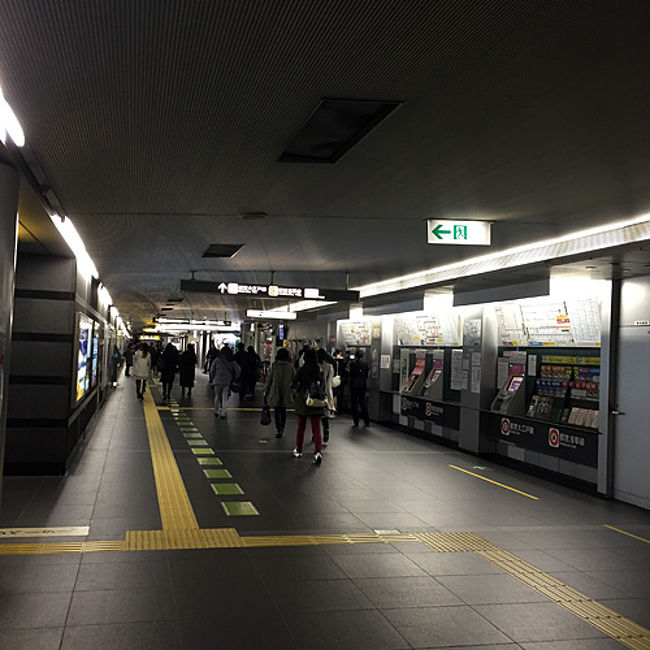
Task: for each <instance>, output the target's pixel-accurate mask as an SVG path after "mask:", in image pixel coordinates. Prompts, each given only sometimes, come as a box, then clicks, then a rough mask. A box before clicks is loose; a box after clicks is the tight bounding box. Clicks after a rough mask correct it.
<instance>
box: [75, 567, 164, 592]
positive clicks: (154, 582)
mask: <svg viewBox="0 0 650 650" xmlns="http://www.w3.org/2000/svg"><path fill="white" fill-rule="evenodd" d="M171 588H172V581H171V574H170V571H169V567H168V565H167V562H166V561H162V562H161V561H158V562H156V561H153V560H149V561H146V560H143V561H142V562H138V563H137V564H136V563H133V562H111V563H102V564H98V563H97V564H82V565H81V568H80V569H79V576H78V578H77V584H76V586H75V591H104V590H107V589H136V590H138V589H155V590H160V589H163V590H164V589H171Z"/></svg>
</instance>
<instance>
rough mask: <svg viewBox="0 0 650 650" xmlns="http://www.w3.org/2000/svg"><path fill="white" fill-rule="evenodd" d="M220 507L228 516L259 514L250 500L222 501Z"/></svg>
mask: <svg viewBox="0 0 650 650" xmlns="http://www.w3.org/2000/svg"><path fill="white" fill-rule="evenodd" d="M221 507H222V508H223V509H224V511H225V513H226V514H227V515H228V516H229V517H238V516H240V515H259V514H260V513H259V512H258V511H257V508H256V507H255V506H254V505H253V504H252V503H251V502H250V501H222V502H221Z"/></svg>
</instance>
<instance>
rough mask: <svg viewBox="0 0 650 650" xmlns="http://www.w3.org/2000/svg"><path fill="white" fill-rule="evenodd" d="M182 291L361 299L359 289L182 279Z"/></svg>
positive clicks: (293, 297)
mask: <svg viewBox="0 0 650 650" xmlns="http://www.w3.org/2000/svg"><path fill="white" fill-rule="evenodd" d="M180 288H181V291H200V292H203V293H218V294H221V295H223V296H246V297H258V298H277V299H280V300H287V299H288V300H291V299H297V300H323V301H338V300H344V301H350V302H358V301H359V292H358V291H347V290H344V289H317V288H316V287H281V286H278V285H275V284H249V283H247V282H246V283H243V282H226V281H223V282H206V281H203V280H181V287H180Z"/></svg>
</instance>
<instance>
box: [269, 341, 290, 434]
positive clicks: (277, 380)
mask: <svg viewBox="0 0 650 650" xmlns="http://www.w3.org/2000/svg"><path fill="white" fill-rule="evenodd" d="M294 374H295V371H294V369H293V365H292V364H291V363H290V361H289V350H287V349H286V348H280V349H279V350H278V351H277V353H276V355H275V362H274V363H273V365H272V366H271V370H270V371H269V376H268V377H267V379H266V385H265V386H264V403H265V404H268V405H269V406H270V407H271V408H273V415H274V418H275V431H276V433H275V437H276V438H281V437H282V434H283V433H284V429H285V427H286V425H287V408H290V407H291V406H292V405H293V395H292V388H291V385H292V383H293V378H294Z"/></svg>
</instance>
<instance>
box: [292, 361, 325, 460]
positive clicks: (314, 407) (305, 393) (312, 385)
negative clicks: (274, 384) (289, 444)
mask: <svg viewBox="0 0 650 650" xmlns="http://www.w3.org/2000/svg"><path fill="white" fill-rule="evenodd" d="M303 358H304V360H305V362H304V363H303V365H302V366H301V367H300V368H299V369H298V371H297V372H296V376H295V378H294V380H293V389H294V391H295V397H294V407H295V409H296V416H297V418H298V428H297V430H296V448H295V449H294V450H293V451H292V452H291V453H292V455H293V457H294V458H300V457H301V456H302V445H303V442H304V440H305V428H306V427H307V419H309V420H310V421H311V431H312V434H313V436H314V463H315V464H316V465H320V464H321V461H322V460H323V457H322V444H323V443H322V440H321V434H320V419H321V418H322V417H323V413H324V410H323V407H324V406H325V405H326V404H327V400H326V397H325V385H324V384H325V382H324V380H323V371H322V370H321V368H320V366H319V365H318V358H317V356H316V351H315V350H306V351H305V353H304V355H303Z"/></svg>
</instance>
